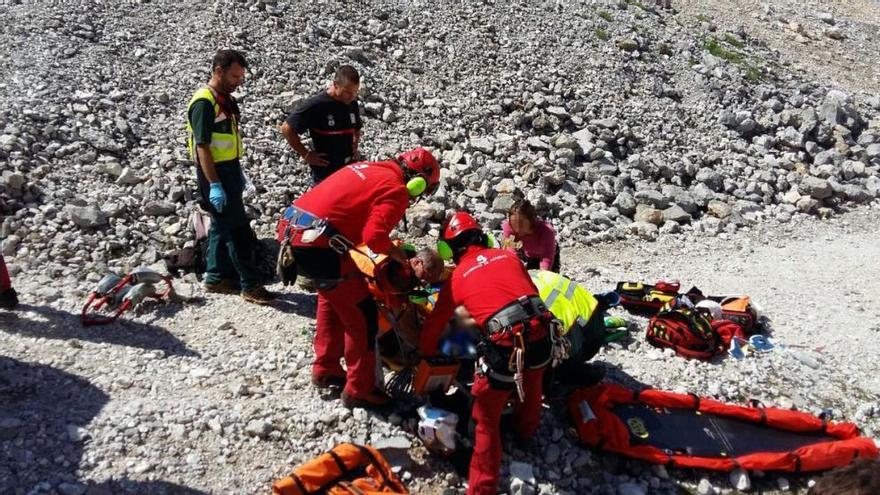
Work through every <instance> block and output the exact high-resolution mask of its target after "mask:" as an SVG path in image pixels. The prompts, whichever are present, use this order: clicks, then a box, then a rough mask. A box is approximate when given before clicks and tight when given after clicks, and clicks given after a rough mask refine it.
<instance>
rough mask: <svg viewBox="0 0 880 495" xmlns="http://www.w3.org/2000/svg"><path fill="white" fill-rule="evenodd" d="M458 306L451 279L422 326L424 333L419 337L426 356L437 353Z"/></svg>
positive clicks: (442, 289) (420, 348)
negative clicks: (447, 325) (442, 334)
mask: <svg viewBox="0 0 880 495" xmlns="http://www.w3.org/2000/svg"><path fill="white" fill-rule="evenodd" d="M456 306H458V304H456V302H455V297H454V295H453V293H452V278H451V277H450V279H449V280H447V281H446V283H444V284H443V287H442V288H441V289H440V294H438V295H437V304H435V305H434V309H433V310H432V311H431V314H429V315H428V317H427V318H425V323H424V325H422V332H421V335H420V336H419V350H420V351H421V352H422V354H423V355H425V356H432V355H434V354H436V353H437V347H438V345H439V341H440V334H441V333H442V332H443V329H444V328H445V327H446V323H448V322H449V319H450V318H452V315H453V314H455V308H456Z"/></svg>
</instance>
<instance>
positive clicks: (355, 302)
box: [278, 148, 440, 407]
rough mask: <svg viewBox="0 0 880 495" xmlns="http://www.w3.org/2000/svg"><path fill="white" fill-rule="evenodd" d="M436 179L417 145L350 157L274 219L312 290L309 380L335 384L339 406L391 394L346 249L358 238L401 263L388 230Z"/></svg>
mask: <svg viewBox="0 0 880 495" xmlns="http://www.w3.org/2000/svg"><path fill="white" fill-rule="evenodd" d="M439 180H440V169H439V165H438V164H437V161H436V160H435V159H434V157H433V156H432V155H431V153H430V152H429V151H427V150H425V149H424V148H416V149H414V150H412V151H408V152H406V153H403V154H401V155H400V156H398V157H397V159H392V160H387V161H379V162H360V163H353V164H350V165H346V166H344V167H342V168H341V169H340V170H338V171H336V172H335V173H333V174H332V175H330V176H329V177H327V178H326V179H324V180H323V181H322V182H321V183H320V184H318V185H316V186H315V187H314V188H312V189H310V190H309V191H308V192H306V193H305V194H303V195H302V196H301V197H300V198H299V199H297V200H296V201H294V202H293V205H291V206H290V207H289V208H288V210H287V211H286V212H285V215H284V217H283V218H282V219H281V222H279V225H278V239H279V241H282V243H283V242H284V241H287V242H289V243H290V245H291V246H292V247H293V249H292V252H293V253H292V254H293V258H294V261H295V268H296V270H297V271H298V273H299V274H303V275H305V276H307V277H308V278H310V279H312V281H313V282H314V283H315V287H316V288H317V289H318V311H317V328H316V333H315V341H314V349H315V361H314V362H313V364H312V383H313V384H314V385H316V386H318V387H328V386H342V387H343V390H342V402H343V404H344V405H345V406H346V407H375V406H382V405H385V404H387V403H388V402H389V400H390V398H389V397H388V396H387V395H386V394H385V393H384V392H383V391H381V390H379V389H378V388H376V385H375V367H376V355H375V339H376V333H377V308H376V303H375V301H374V300H373V298H372V296H371V295H370V292H369V290H368V288H367V283H366V281H365V280H364V277H363V275H361V273H360V271H359V270H358V268H357V266H356V265H355V263H354V261H353V260H352V258H351V256H350V255H349V253H348V250H349V249H351V248H353V247H355V246H357V245H359V244H361V243H364V244H366V247H367V248H369V249H370V250H371V251H372V252H374V253H380V254H385V255H388V256H390V257H391V258H393V259H395V260H397V261H399V262H401V263H407V262H408V261H407V257H406V254H405V253H404V251H403V250H402V249H401V248H400V247H398V246H394V245H393V244H392V242H391V239H390V238H389V234H390V232H391V230H392V229H394V227H395V226H396V225H397V224H398V222H400V220H401V219H402V218H403V214H404V212H405V211H406V208H407V206H408V205H409V203H410V201H411V200H412V199H415V198H418V197H420V196H422V195H426V194H431V193H433V192H434V191H435V190H436V188H437V186H438V185H439ZM282 245H283V244H282ZM343 356H344V357H345V364H346V367H347V371H346V370H343V368H342V364H341V363H340V358H342V357H343Z"/></svg>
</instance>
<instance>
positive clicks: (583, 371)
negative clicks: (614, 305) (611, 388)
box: [529, 270, 608, 388]
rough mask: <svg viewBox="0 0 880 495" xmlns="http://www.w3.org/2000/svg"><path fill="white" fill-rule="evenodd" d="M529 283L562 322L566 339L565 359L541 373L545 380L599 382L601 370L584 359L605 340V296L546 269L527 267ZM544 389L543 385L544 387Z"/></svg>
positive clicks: (576, 383)
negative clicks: (530, 282) (529, 268)
mask: <svg viewBox="0 0 880 495" xmlns="http://www.w3.org/2000/svg"><path fill="white" fill-rule="evenodd" d="M529 275H530V276H531V278H532V283H534V284H535V287H537V288H538V294H539V295H540V297H541V300H542V301H544V305H545V306H547V309H549V310H550V312H551V313H553V316H554V317H556V319H557V320H559V321H560V322H562V328H563V330H562V331H563V333H564V335H565V338H566V339H568V342H569V344H570V345H571V348H570V355H569V358H568V359H566V360H565V361H563V362H562V363H560V364H559V365H558V366H557V367H556V368H555V369H553V370H552V372H551V373H546V374H545V375H546V376H547V378H545V379H546V380H548V382H547V384H548V385H550V383H549V381H554V382H557V383H561V384H563V385H573V386H586V385H593V384H595V383H597V382H599V381H600V380H601V379H602V377H603V376H604V370H603V369H602V368H601V367H599V366H595V365H591V364H589V363H588V362H587V361H589V360H590V359H592V358H593V356H595V355H596V353H598V352H599V349H600V348H601V347H602V345H603V344H604V343H605V341H606V336H607V335H608V334H607V333H606V330H605V310H606V309H608V303H607V301H606V296H604V295H602V294H599V295H596V296H594V295H593V294H591V293H590V292H589V291H588V290H587V289H585V288H583V287H581V286H580V285H579V284H578V283H577V282H575V281H574V280H571V279H569V278H567V277H564V276H562V275H560V274H558V273H554V272H551V271H547V270H529ZM545 388H547V387H545Z"/></svg>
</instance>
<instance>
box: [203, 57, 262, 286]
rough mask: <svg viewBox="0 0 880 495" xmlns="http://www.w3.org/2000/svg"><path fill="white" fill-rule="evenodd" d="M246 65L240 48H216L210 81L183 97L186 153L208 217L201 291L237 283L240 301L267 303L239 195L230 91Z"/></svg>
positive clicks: (238, 146)
mask: <svg viewBox="0 0 880 495" xmlns="http://www.w3.org/2000/svg"><path fill="white" fill-rule="evenodd" d="M246 69H247V61H245V59H244V55H243V54H242V53H241V52H238V51H236V50H220V51H218V52H217V54H216V55H214V60H213V61H212V62H211V80H210V81H208V85H207V86H204V87H202V88H200V89H199V90H198V91H196V93H195V94H194V95H193V97H192V99H191V100H190V102H189V108H188V110H187V130H188V131H189V152H190V157H192V159H193V161H194V162H195V163H196V165H197V167H196V175H197V176H198V181H199V192H200V193H201V196H202V207H203V208H205V209H206V210H208V212H210V213H211V217H212V218H213V220H214V221H213V222H211V230H210V231H209V232H208V255H207V257H208V259H207V270H206V271H205V290H207V291H208V292H214V293H222V294H231V293H235V292H237V290H236V289H235V288H234V287H235V286H236V285H238V283H240V286H241V289H240V290H241V296H242V297H243V298H244V299H245V300H246V301H249V302H252V303H257V304H270V303H271V302H272V300H273V299H274V296H273V295H272V294H271V293H269V292H268V291H267V290H266V289H265V288H263V286H262V285H261V284H260V278H259V274H258V272H257V270H256V266H255V260H254V243H255V239H256V236H255V235H254V232H253V230H251V226H250V220H249V219H248V217H247V214H246V213H245V211H244V203H243V202H242V197H241V193H242V191H243V190H244V187H245V182H244V176H243V175H242V170H241V162H240V160H241V157H242V156H243V155H244V150H243V148H242V143H241V134H240V131H239V115H240V112H239V109H238V104H237V103H236V101H235V98H234V97H233V96H232V92H233V91H235V88H237V87H238V86H239V85H241V83H242V82H244V76H245V70H246ZM206 198H207V201H205V199H206ZM233 278H235V279H237V280H233ZM236 282H238V283H236Z"/></svg>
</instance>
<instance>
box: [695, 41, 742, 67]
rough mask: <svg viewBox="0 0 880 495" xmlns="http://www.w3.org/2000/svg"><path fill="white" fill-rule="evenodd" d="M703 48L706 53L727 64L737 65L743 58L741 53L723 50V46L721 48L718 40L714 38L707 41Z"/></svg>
mask: <svg viewBox="0 0 880 495" xmlns="http://www.w3.org/2000/svg"><path fill="white" fill-rule="evenodd" d="M703 47H704V48H705V49H706V51H707V52H709V53H711V54H712V55H714V56H716V57H718V58H720V59H723V60H727V61H728V62H733V63H735V64H738V63H740V62H742V60H743V56H742V54H741V53H739V52H737V51H734V50H728V49H726V48H724V47H723V46H721V44H720V43H718V40H716V39H714V38H709V39H707V40H706V43H705V44H704V45H703Z"/></svg>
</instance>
